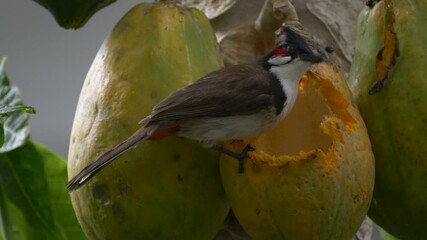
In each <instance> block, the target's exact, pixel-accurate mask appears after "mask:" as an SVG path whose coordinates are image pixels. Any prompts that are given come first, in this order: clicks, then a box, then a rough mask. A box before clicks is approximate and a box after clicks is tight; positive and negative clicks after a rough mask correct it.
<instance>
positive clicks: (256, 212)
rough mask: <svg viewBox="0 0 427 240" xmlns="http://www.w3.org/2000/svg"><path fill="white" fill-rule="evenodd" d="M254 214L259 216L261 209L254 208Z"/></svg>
mask: <svg viewBox="0 0 427 240" xmlns="http://www.w3.org/2000/svg"><path fill="white" fill-rule="evenodd" d="M255 214H256V215H257V216H259V215H260V214H261V210H260V209H259V208H255Z"/></svg>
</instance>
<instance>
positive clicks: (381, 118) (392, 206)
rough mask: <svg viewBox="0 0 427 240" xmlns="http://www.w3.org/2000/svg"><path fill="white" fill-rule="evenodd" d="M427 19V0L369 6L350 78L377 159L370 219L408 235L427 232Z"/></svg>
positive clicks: (361, 19) (360, 26)
mask: <svg viewBox="0 0 427 240" xmlns="http://www.w3.org/2000/svg"><path fill="white" fill-rule="evenodd" d="M426 16H427V2H426V1H417V0H410V1H402V0H395V1H380V2H379V3H377V4H376V5H375V6H373V7H372V8H370V7H366V8H364V9H363V11H362V12H361V14H360V16H359V19H358V26H357V40H356V48H355V55H354V61H353V65H352V67H351V71H350V76H349V84H350V87H351V90H352V92H353V93H354V96H355V101H356V102H357V103H358V106H359V108H360V112H361V114H362V116H363V118H364V120H365V123H366V126H367V128H368V133H369V136H370V139H371V142H372V147H373V152H374V155H375V158H376V179H375V190H374V195H373V200H372V205H371V207H370V210H369V216H370V217H371V218H372V220H374V221H375V222H376V223H377V224H378V225H380V226H381V227H382V228H384V229H385V230H386V231H387V232H389V233H391V234H393V235H394V236H396V237H398V238H401V239H426V236H427V235H426V231H425V227H426V225H427V187H426V183H427V158H426V156H427V148H426V147H425V146H424V144H425V143H426V142H427V98H426V96H427V68H426V65H427V48H426V44H425V43H426V42H427V32H426V31H425V29H426V27H427V18H426ZM370 93H371V94H370Z"/></svg>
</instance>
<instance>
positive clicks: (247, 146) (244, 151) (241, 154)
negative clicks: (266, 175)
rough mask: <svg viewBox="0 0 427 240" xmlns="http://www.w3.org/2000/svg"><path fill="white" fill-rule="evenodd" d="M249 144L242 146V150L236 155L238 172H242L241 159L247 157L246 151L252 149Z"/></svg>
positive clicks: (243, 169)
mask: <svg viewBox="0 0 427 240" xmlns="http://www.w3.org/2000/svg"><path fill="white" fill-rule="evenodd" d="M254 150H255V148H253V147H252V146H251V145H250V144H247V145H246V147H245V148H243V150H242V152H241V153H240V154H238V156H236V159H237V161H239V170H238V173H243V172H244V171H245V168H244V167H243V160H244V159H245V158H247V157H248V152H251V151H254Z"/></svg>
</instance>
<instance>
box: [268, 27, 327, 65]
mask: <svg viewBox="0 0 427 240" xmlns="http://www.w3.org/2000/svg"><path fill="white" fill-rule="evenodd" d="M283 31H284V36H285V40H284V41H282V42H281V43H280V45H279V46H278V47H276V48H275V49H274V50H273V51H272V52H271V53H270V54H269V56H270V57H269V58H268V60H267V61H268V63H269V64H271V65H272V66H279V65H284V64H289V63H292V62H297V61H302V62H308V63H312V64H313V63H319V62H322V61H323V60H324V59H323V57H322V56H321V55H318V54H316V53H314V52H313V51H312V50H311V49H310V48H309V47H308V45H307V42H306V40H305V39H304V38H303V37H302V36H301V35H300V34H298V33H297V32H296V31H294V30H292V29H291V28H289V27H283Z"/></svg>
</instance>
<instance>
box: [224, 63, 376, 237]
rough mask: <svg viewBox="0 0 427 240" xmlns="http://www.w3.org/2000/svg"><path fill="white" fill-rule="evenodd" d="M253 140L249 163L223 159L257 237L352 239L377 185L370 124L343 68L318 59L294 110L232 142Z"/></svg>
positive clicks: (244, 221) (240, 215) (236, 200)
mask: <svg viewBox="0 0 427 240" xmlns="http://www.w3.org/2000/svg"><path fill="white" fill-rule="evenodd" d="M246 144H250V145H251V146H253V147H254V148H255V151H253V152H250V153H249V159H248V160H246V161H245V163H244V168H245V173H244V174H238V173H237V168H238V165H237V163H236V162H237V161H235V160H234V159H231V158H228V157H225V156H224V157H222V158H221V160H220V169H221V177H222V180H223V183H224V187H225V191H226V193H227V196H228V199H229V203H230V206H231V207H232V209H233V212H234V214H235V215H236V217H237V219H238V221H239V222H240V223H241V225H242V227H243V228H244V230H245V231H246V232H247V233H248V235H249V236H250V237H251V238H252V239H255V240H257V239H259V240H263V239H302V240H305V239H307V240H313V239H325V240H327V239H351V238H352V237H353V236H354V234H355V233H356V232H357V229H358V228H359V226H360V224H361V223H362V221H363V219H364V217H365V215H366V213H367V211H368V208H369V204H370V200H371V196H372V191H373V185H374V164H375V163H374V156H373V153H372V149H371V145H370V141H369V138H368V135H367V130H366V127H365V124H364V122H363V120H362V118H361V116H360V114H359V111H358V109H357V106H355V105H354V104H353V102H352V99H351V93H350V91H349V88H348V86H347V83H346V80H345V78H344V76H343V74H342V73H341V72H340V70H339V69H338V68H337V67H335V66H334V65H331V64H329V63H322V64H317V65H316V67H314V68H313V69H312V70H311V71H309V72H307V74H306V75H305V76H304V77H303V79H302V80H301V82H300V86H299V95H298V97H297V100H296V103H295V105H294V107H293V109H292V110H291V112H290V113H289V115H288V116H287V117H286V118H285V119H284V120H283V121H282V122H281V123H280V124H279V125H278V126H277V127H275V128H273V129H272V130H270V131H268V132H266V133H264V134H262V135H259V136H257V137H254V138H251V139H245V140H243V141H234V142H227V143H226V146H227V147H228V148H230V149H233V150H234V151H239V150H241V149H242V148H243V147H244V146H246Z"/></svg>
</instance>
